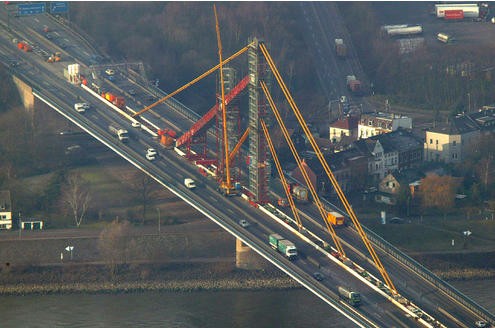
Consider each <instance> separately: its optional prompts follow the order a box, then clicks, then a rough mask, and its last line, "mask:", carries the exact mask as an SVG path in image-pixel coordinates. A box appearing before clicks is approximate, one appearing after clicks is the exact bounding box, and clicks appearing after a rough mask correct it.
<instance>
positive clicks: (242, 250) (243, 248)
mask: <svg viewBox="0 0 495 328" xmlns="http://www.w3.org/2000/svg"><path fill="white" fill-rule="evenodd" d="M235 250H236V252H235V254H236V255H235V265H236V267H237V268H238V269H244V270H263V269H267V268H270V267H271V264H270V263H269V262H268V261H266V260H265V259H264V258H262V257H261V256H260V255H259V254H258V253H256V252H255V251H253V250H252V249H251V248H250V247H249V246H247V245H246V244H244V243H243V242H242V241H241V240H240V239H236V241H235Z"/></svg>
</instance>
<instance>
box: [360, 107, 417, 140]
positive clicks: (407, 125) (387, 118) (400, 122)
mask: <svg viewBox="0 0 495 328" xmlns="http://www.w3.org/2000/svg"><path fill="white" fill-rule="evenodd" d="M399 128H403V129H409V130H410V129H412V119H411V118H410V117H407V116H402V115H399V114H393V113H382V112H377V113H364V114H362V115H361V118H360V119H359V123H358V138H359V139H366V138H369V137H372V136H376V135H379V134H383V133H389V132H392V131H396V130H397V129H399Z"/></svg>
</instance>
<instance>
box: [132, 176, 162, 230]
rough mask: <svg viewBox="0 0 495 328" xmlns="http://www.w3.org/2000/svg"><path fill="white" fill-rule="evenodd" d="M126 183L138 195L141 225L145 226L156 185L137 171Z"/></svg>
mask: <svg viewBox="0 0 495 328" xmlns="http://www.w3.org/2000/svg"><path fill="white" fill-rule="evenodd" d="M126 183H127V184H128V185H129V187H130V189H131V191H133V192H134V193H135V194H136V199H139V201H140V203H141V224H142V225H144V222H145V220H146V213H147V210H148V205H149V203H150V200H151V198H152V194H153V192H154V191H155V190H156V184H154V180H153V179H151V178H150V177H149V176H148V175H147V174H144V173H143V172H141V171H136V172H135V173H134V174H132V175H130V177H129V179H128V180H126Z"/></svg>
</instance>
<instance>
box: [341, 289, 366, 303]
mask: <svg viewBox="0 0 495 328" xmlns="http://www.w3.org/2000/svg"><path fill="white" fill-rule="evenodd" d="M338 289H339V295H340V297H342V298H343V299H344V300H346V301H347V303H349V304H351V305H352V306H359V305H360V304H361V294H359V293H358V292H353V291H351V290H350V289H349V288H345V287H342V286H339V288H338Z"/></svg>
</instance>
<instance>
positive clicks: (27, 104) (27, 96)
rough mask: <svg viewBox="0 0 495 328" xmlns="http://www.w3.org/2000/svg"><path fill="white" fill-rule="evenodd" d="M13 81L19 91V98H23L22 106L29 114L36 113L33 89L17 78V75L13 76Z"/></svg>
mask: <svg viewBox="0 0 495 328" xmlns="http://www.w3.org/2000/svg"><path fill="white" fill-rule="evenodd" d="M12 81H13V82H14V84H15V86H16V87H17V90H18V91H19V96H20V97H21V101H22V104H23V105H24V108H25V109H26V110H27V111H28V112H33V111H34V103H35V98H34V95H33V88H31V87H30V86H29V85H27V84H26V83H24V82H23V81H22V80H20V79H19V78H17V77H16V76H15V75H13V76H12Z"/></svg>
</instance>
